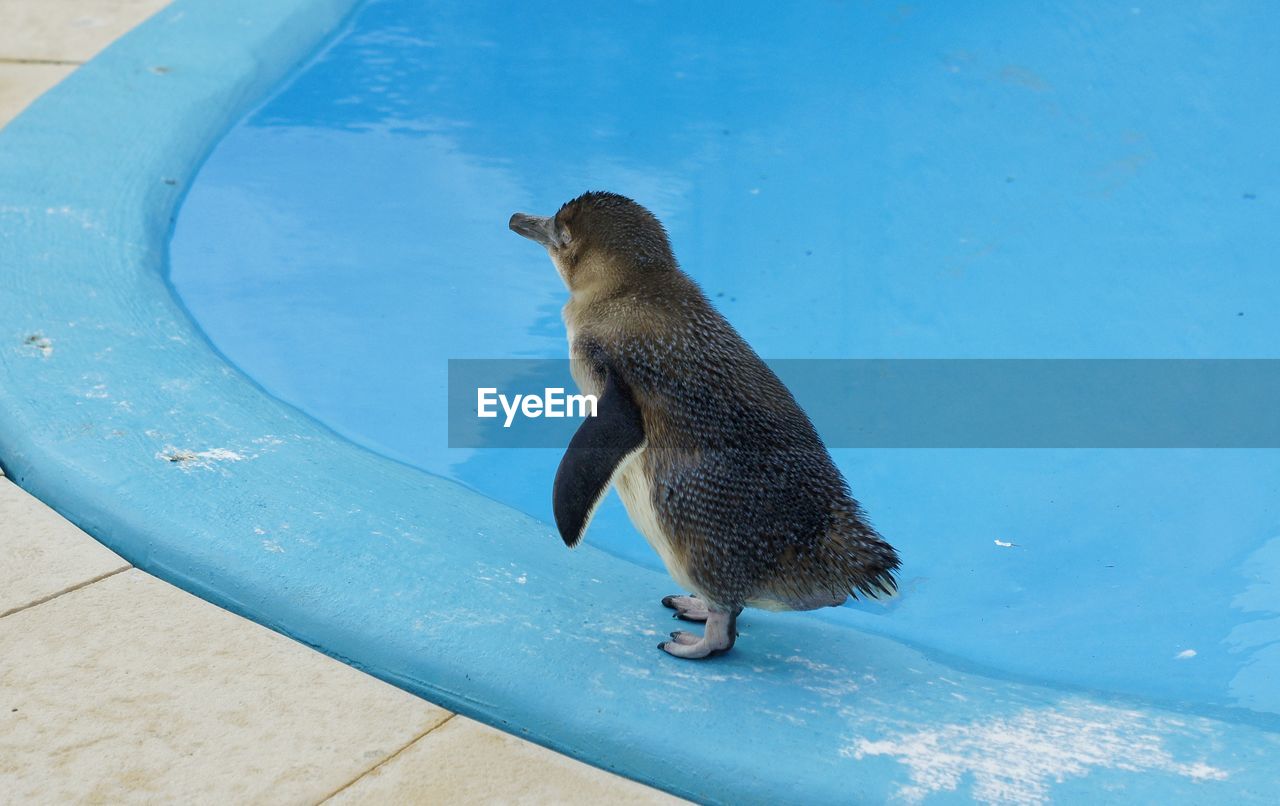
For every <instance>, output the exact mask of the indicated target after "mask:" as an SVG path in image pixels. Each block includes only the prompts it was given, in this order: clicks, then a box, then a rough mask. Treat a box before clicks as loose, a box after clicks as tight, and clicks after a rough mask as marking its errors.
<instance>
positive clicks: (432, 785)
mask: <svg viewBox="0 0 1280 806" xmlns="http://www.w3.org/2000/svg"><path fill="white" fill-rule="evenodd" d="M164 5H166V2H165V0H0V127H3V125H4V124H5V123H7V122H8V121H9V120H10V119H12V118H13V117H14V116H15V115H17V114H18V113H19V112H20V111H21V110H22V109H23V108H25V107H26V106H27V105H28V104H29V103H31V102H32V101H33V100H34V99H36V98H37V97H39V96H40V95H41V94H42V93H44V92H45V91H46V90H48V89H49V88H50V87H52V86H53V85H54V84H56V83H57V82H58V81H60V80H62V79H63V78H65V77H66V76H67V75H68V74H69V73H70V72H71V71H72V70H74V69H75V67H76V66H77V65H78V64H79V63H81V62H83V61H85V60H87V59H89V58H91V57H92V56H93V54H95V53H97V52H98V51H99V50H101V49H102V48H103V47H105V46H106V45H108V44H109V43H110V42H111V41H112V40H113V39H115V38H116V37H117V36H119V35H121V34H123V33H124V32H126V31H128V30H129V29H130V28H132V27H133V26H134V25H136V24H138V23H139V22H141V21H142V20H144V19H145V18H146V17H148V16H149V15H150V14H152V13H154V12H155V11H157V10H159V9H160V8H162V7H163V6H164ZM0 235H2V234H0ZM0 461H3V457H0ZM330 799H332V800H333V801H335V802H342V803H404V804H414V803H441V802H450V803H452V802H466V803H587V802H616V803H624V804H632V803H676V802H679V801H677V800H676V799H674V798H672V797H670V796H668V795H666V794H664V793H661V792H658V791H657V790H654V789H650V788H648V787H645V786H642V785H640V784H637V783H635V782H632V781H628V780H626V779H623V778H620V777H617V776H614V775H611V774H609V773H606V772H603V771H601V770H598V769H596V768H594V767H590V766H588V765H586V764H583V763H581V762H579V761H576V760H573V759H570V758H567V757H565V756H562V755H559V754H556V753H554V752H552V751H550V750H547V749H545V748H542V747H539V746H537V745H534V744H531V743H529V742H527V741H524V740H523V739H519V738H517V737H514V736H510V735H507V734H505V733H502V732H500V731H497V730H494V729H492V728H489V727H487V726H484V725H480V724H478V723H476V722H473V721H471V720H469V719H466V718H464V717H460V716H456V715H454V714H452V713H450V712H449V711H446V710H445V709H443V708H440V707H438V706H435V705H432V704H431V703H428V702H426V701H424V700H422V699H419V698H418V697H415V696H413V695H411V694H408V693H406V692H404V691H401V690H399V689H397V688H394V687H393V686H390V685H388V684H386V683H383V682H381V681H379V680H377V679H375V678H373V677H370V676H368V675H366V674H364V673H362V672H359V671H357V670H355V669H353V668H351V667H349V666H346V665H344V664H342V663H339V662H338V661H335V660H333V659H331V658H329V657H327V656H325V655H322V654H320V653H319V652H316V651H314V650H311V649H309V648H307V647H305V646H303V645H301V644H298V643H297V642H295V641H292V640H290V639H288V638H286V637H284V636H281V635H278V634H276V633H274V632H271V631H270V630H267V629H266V628H263V627H261V626H259V625H257V624H254V623H252V622H249V621H247V620H245V619H242V618H240V617H238V616H235V615H233V614H231V613H229V612H227V611H224V610H221V609H219V608H217V607H215V606H213V605H211V604H209V603H207V602H205V601H203V600H201V599H199V598H197V597H195V596H191V595H189V594H187V593H185V592H183V591H180V590H178V589H177V588H175V587H173V586H171V585H169V584H167V583H165V582H162V581H161V580H158V579H156V578H154V577H151V576H149V575H147V574H145V573H143V572H141V571H139V570H137V569H134V568H132V567H131V566H130V565H129V564H128V563H127V562H125V561H124V560H123V559H121V558H120V557H118V556H116V555H115V554H113V553H112V552H110V551H108V550H107V549H106V548H104V547H103V546H102V545H101V544H99V543H98V542H97V541H95V540H93V538H91V537H90V536H89V535H87V534H85V533H84V532H82V531H81V530H79V529H78V528H76V527H75V526H74V525H73V524H71V523H69V522H67V521H66V520H65V519H63V518H62V517H61V516H59V515H58V514H57V513H56V512H54V511H53V510H51V509H50V508H48V507H47V506H45V505H44V504H42V503H41V502H39V501H37V500H36V499H34V498H32V497H31V496H30V495H28V494H27V493H26V492H24V491H22V490H21V489H19V488H18V487H17V486H16V485H15V484H13V483H12V482H11V481H9V480H8V479H5V478H3V476H2V475H0V804H9V803H15V804H16V803H23V804H29V803H65V802H83V803H134V802H137V803H175V802H180V803H228V802H232V803H320V802H325V801H328V800H330Z"/></svg>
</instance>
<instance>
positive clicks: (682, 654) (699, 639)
mask: <svg viewBox="0 0 1280 806" xmlns="http://www.w3.org/2000/svg"><path fill="white" fill-rule="evenodd" d="M668 598H672V597H668ZM676 598H679V597H676ZM663 603H664V604H665V603H666V599H664V600H663ZM739 612H741V611H740V610H738V611H734V612H732V613H725V612H722V611H718V610H710V609H708V610H707V618H706V620H707V629H706V632H705V633H704V634H703V635H698V634H696V633H691V632H686V631H684V630H679V631H677V632H673V633H671V640H670V641H664V642H662V643H661V644H658V649H661V650H662V651H663V652H666V653H667V654H668V655H674V656H675V657H677V658H690V659H693V658H705V657H708V656H710V655H715V654H718V653H721V652H728V651H729V650H730V649H733V642H734V640H735V639H736V638H737V637H738V631H737V621H738V613H739Z"/></svg>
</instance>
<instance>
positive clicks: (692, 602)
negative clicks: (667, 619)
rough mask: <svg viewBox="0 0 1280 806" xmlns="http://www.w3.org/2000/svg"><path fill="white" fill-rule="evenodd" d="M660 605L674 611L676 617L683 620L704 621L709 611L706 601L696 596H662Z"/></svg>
mask: <svg viewBox="0 0 1280 806" xmlns="http://www.w3.org/2000/svg"><path fill="white" fill-rule="evenodd" d="M662 606H663V607H669V608H671V609H672V610H674V611H676V615H675V617H676V618H679V619H684V620H685V621H706V620H707V616H709V615H711V611H710V610H709V609H707V603H706V602H704V601H702V600H701V599H699V598H698V597H696V596H664V597H662Z"/></svg>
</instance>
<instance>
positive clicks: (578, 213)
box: [510, 191, 675, 293]
mask: <svg viewBox="0 0 1280 806" xmlns="http://www.w3.org/2000/svg"><path fill="white" fill-rule="evenodd" d="M510 227H511V229H512V230H513V231H514V232H515V233H516V234H518V235H523V236H524V237H526V238H528V239H529V240H532V241H537V242H538V243H540V244H542V245H543V246H545V247H546V248H547V253H548V254H549V255H550V256H551V262H553V263H554V264H555V266H556V270H557V271H558V272H559V273H560V278H561V279H562V280H564V283H565V285H566V286H568V287H569V290H570V291H571V292H575V293H576V292H580V291H586V290H588V289H591V290H596V289H599V288H600V287H601V286H610V285H614V286H616V285H625V284H627V283H628V282H629V281H633V280H640V279H642V278H644V277H646V276H651V275H653V274H657V273H662V272H665V271H670V270H672V269H674V268H675V258H674V257H673V256H672V254H671V244H670V242H669V241H668V240H667V231H666V230H665V229H663V227H662V223H661V222H660V221H658V219H657V218H656V217H655V216H654V215H653V213H651V212H649V211H648V210H646V209H645V208H643V207H641V206H640V205H639V204H636V203H635V202H634V201H632V200H631V199H628V198H627V197H626V196H619V195H618V194H617V193H605V192H601V191H591V192H589V193H584V194H582V195H581V196H579V197H578V198H576V199H573V200H572V201H568V202H565V204H564V206H562V207H561V208H560V210H559V212H557V213H556V214H555V215H554V216H550V217H543V216H535V215H528V214H527V213H516V214H515V215H513V216H511V223H510Z"/></svg>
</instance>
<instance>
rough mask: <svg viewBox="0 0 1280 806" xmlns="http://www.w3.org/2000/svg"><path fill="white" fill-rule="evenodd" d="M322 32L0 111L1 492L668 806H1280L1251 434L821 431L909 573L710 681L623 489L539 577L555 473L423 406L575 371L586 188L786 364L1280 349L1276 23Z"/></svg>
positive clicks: (403, 9)
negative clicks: (685, 643) (492, 384)
mask: <svg viewBox="0 0 1280 806" xmlns="http://www.w3.org/2000/svg"><path fill="white" fill-rule="evenodd" d="M352 5H353V4H351V3H348V2H345V0H225V2H220V3H212V2H202V1H201V0H178V2H176V3H175V4H174V5H173V6H172V7H171V8H169V9H168V10H166V11H165V12H163V13H162V14H160V15H159V16H158V17H157V18H156V19H154V20H153V21H151V22H150V23H148V24H147V25H146V26H144V27H143V28H142V29H140V30H139V31H137V32H135V33H134V34H132V35H130V36H129V37H128V38H126V39H125V40H123V41H122V42H121V43H120V44H119V45H118V46H116V47H114V48H112V49H111V50H109V51H108V52H107V53H105V54H104V55H103V56H102V57H100V58H99V59H96V60H95V61H94V62H93V63H91V64H90V65H88V66H86V67H85V68H84V69H82V70H80V71H78V72H77V73H76V74H75V75H74V76H72V78H71V79H70V80H69V81H68V82H67V83H65V84H64V85H62V86H60V87H59V88H58V89H57V90H55V91H54V92H53V93H51V94H50V95H49V96H48V97H46V98H45V99H43V100H42V101H41V102H40V103H39V104H37V105H36V106H35V107H33V109H32V110H31V111H30V112H29V113H27V114H26V115H24V116H23V118H21V119H20V120H18V121H17V122H15V123H14V124H13V125H11V126H10V127H8V128H7V129H6V130H5V131H4V132H3V133H0V186H2V187H6V188H10V189H11V190H10V191H7V192H6V195H5V199H4V201H3V203H2V204H0V225H2V226H3V227H4V234H5V237H4V238H2V239H0V258H3V259H0V278H3V280H4V281H5V283H4V287H5V288H6V289H7V290H8V291H9V293H6V294H0V322H3V323H5V325H6V328H7V329H6V330H5V331H4V338H6V339H8V341H7V342H6V344H7V346H6V347H5V348H4V349H3V350H0V373H3V374H0V380H2V382H0V461H3V462H4V463H5V464H4V467H5V471H6V473H7V474H8V475H9V476H10V477H12V478H14V479H15V480H17V481H19V483H22V484H23V485H24V486H26V487H28V488H29V489H31V490H33V491H35V492H37V493H38V494H39V495H40V496H41V497H42V498H44V499H45V500H48V501H50V502H51V503H53V504H54V505H55V506H56V507H57V508H58V509H59V511H61V512H63V513H64V514H66V515H67V516H68V517H70V518H71V519H72V520H74V521H75V522H76V523H78V524H80V525H81V526H83V527H84V528H85V529H87V530H88V531H90V532H91V533H92V534H94V535H95V536H96V537H98V538H99V539H101V540H103V541H104V542H105V543H107V544H108V545H109V546H111V547H112V548H114V549H115V550H117V551H119V552H120V553H121V554H122V555H123V556H125V557H126V558H128V559H129V560H130V561H132V562H133V563H135V564H136V565H138V566H139V567H142V568H145V569H147V570H150V571H152V572H154V573H157V574H159V575H161V576H163V577H164V578H166V579H170V580H172V581H174V582H175V583H177V584H180V585H183V586H184V587H186V588H188V589H189V590H193V591H195V592H197V593H199V594H201V595H203V596H205V597H207V598H209V599H210V600H212V601H215V602H217V603H219V604H222V605H223V606H226V607H229V608H231V609H233V610H235V611H236V612H240V613H243V614H245V615H247V616H249V617H251V618H254V619H256V620H258V621H260V622H262V623H265V624H268V625H270V626H272V627H274V628H276V629H278V630H281V631H283V632H285V633H287V634H289V635H292V636H294V637H296V638H298V639H299V640H302V641H305V642H307V643H309V644H311V645H314V646H317V647H318V648H320V649H322V650H324V651H326V652H329V653H331V654H333V655H335V656H337V657H340V658H343V659H344V660H347V661H348V662H350V663H353V664H355V665H357V666H359V667H361V668H364V669H367V670H369V671H370V672H372V673H374V674H377V675H379V676H381V677H383V678H385V679H388V680H391V681H393V682H395V683H397V684H398V685H401V686H404V687H405V688H408V689H410V690H412V691H416V692H419V693H421V694H422V695H424V696H426V697H429V698H431V699H433V700H435V701H437V702H441V703H443V704H445V705H447V706H449V707H451V708H454V709H456V710H459V711H461V712H463V713H466V714H468V715H471V716H475V717H477V718H480V719H483V720H485V721H487V722H490V723H492V724H495V725H499V726H501V727H504V728H505V729H507V730H510V731H513V732H515V733H517V734H520V735H524V736H527V737H529V738H531V739H533V740H535V741H538V742H541V743H543V744H546V745H548V746H551V747H554V748H556V749H559V750H562V751H565V752H568V753H571V754H573V755H576V756H578V757H581V758H584V759H585V760H587V761H589V762H591V763H594V764H597V765H600V766H603V767H606V768H609V769H613V770H616V771H618V772H621V773H623V774H626V775H629V776H631V777H634V778H637V779H640V780H643V781H646V782H649V783H652V784H655V785H657V786H660V787H663V788H665V789H667V790H669V791H672V792H675V793H677V794H680V795H683V796H685V797H691V798H694V799H697V800H701V801H707V802H725V803H756V802H758V803H776V802H780V801H784V800H788V799H795V800H803V801H805V802H813V803H828V802H829V803H847V802H850V801H856V802H861V801H868V802H884V801H886V800H890V799H901V800H908V801H917V800H924V799H937V800H950V799H975V800H980V801H986V802H1040V801H1045V800H1049V799H1054V800H1060V801H1066V802H1073V801H1080V802H1096V801H1098V800H1099V799H1118V798H1123V799H1127V800H1135V801H1148V802H1153V801H1154V802H1168V801H1172V800H1195V801H1197V802H1236V801H1257V802H1269V801H1271V800H1274V797H1275V793H1276V792H1277V791H1280V779H1278V778H1277V773H1276V772H1275V771H1276V770H1277V769H1280V765H1277V763H1276V760H1277V759H1278V758H1280V735H1278V733H1280V686H1278V685H1277V683H1276V682H1275V681H1276V679H1277V676H1276V675H1277V672H1280V653H1278V652H1277V650H1276V647H1277V646H1280V642H1278V641H1277V639H1280V601H1278V600H1277V597H1276V595H1275V587H1276V584H1277V580H1278V579H1280V523H1278V522H1280V518H1278V517H1277V516H1278V514H1280V513H1278V511H1277V504H1276V492H1277V482H1280V459H1277V455H1276V452H1275V451H1272V450H1262V449H1231V450H1190V449H1159V450H1158V449H1143V450H1100V449H1074V450H1066V449H1062V450H1057V449H1055V450H1048V449H1037V450H1029V449H1023V450H996V449H955V450H942V449H917V450H890V449H848V448H841V449H837V450H836V451H834V455H835V458H836V460H837V462H838V464H839V465H840V467H841V469H842V470H843V471H844V473H845V475H846V476H847V477H848V479H849V481H850V483H851V485H852V487H853V490H854V493H855V494H856V495H857V497H858V498H859V499H860V500H862V502H863V503H864V504H865V505H866V507H867V509H868V511H869V513H870V514H871V516H872V519H873V520H874V522H875V523H876V525H877V526H878V527H879V529H880V530H881V531H882V532H883V533H884V534H885V535H886V536H887V537H888V538H890V539H891V540H892V542H893V543H894V544H895V545H896V546H897V547H898V548H899V549H900V551H901V552H902V555H903V557H904V567H903V574H902V577H903V583H904V584H903V592H902V595H901V596H899V597H898V598H897V599H895V600H893V601H892V602H891V603H889V604H888V605H879V604H875V603H870V604H865V605H858V606H851V607H846V608H840V609H837V610H829V611H823V612H814V613H807V614H769V613H760V612H752V611H748V613H746V614H744V617H743V619H742V620H741V621H740V623H739V626H740V629H741V631H742V633H743V639H742V640H741V641H740V642H739V645H738V646H737V647H736V648H735V649H734V651H733V653H731V654H729V655H727V656H725V657H722V658H718V659H716V660H715V661H713V662H710V663H706V664H690V663H687V662H681V661H678V660H675V659H672V658H668V657H665V656H663V655H662V654H661V653H659V652H658V651H657V650H656V649H654V644H655V643H656V641H657V638H658V637H659V636H662V635H665V633H666V632H667V631H668V630H670V629H672V627H671V625H672V624H673V622H671V620H670V613H669V611H666V610H665V609H664V608H662V607H661V605H660V604H659V603H658V599H659V597H661V596H662V595H664V594H668V593H672V592H674V589H673V587H672V583H671V581H670V580H669V579H668V578H667V577H666V575H665V573H664V572H662V571H660V570H659V568H660V567H659V565H658V564H657V561H656V558H655V557H653V556H652V555H651V554H650V553H649V550H648V548H647V547H645V546H644V544H643V541H642V540H641V538H640V537H639V536H638V535H637V534H635V532H634V530H633V529H632V528H631V526H630V525H629V524H628V523H627V521H626V519H625V517H624V515H623V514H622V512H621V508H620V507H619V506H618V505H617V504H616V502H614V501H610V502H609V504H608V507H607V509H606V511H603V512H602V513H601V514H600V516H599V517H598V518H597V520H596V522H595V523H594V524H593V527H592V530H591V532H590V533H589V535H588V537H587V541H586V543H587V545H585V546H583V547H581V548H579V549H578V550H577V551H575V552H572V553H571V552H568V551H567V550H566V549H565V548H564V547H563V545H561V543H560V540H559V538H558V537H557V536H556V534H555V531H554V528H553V527H551V526H550V525H549V521H550V513H549V499H550V494H549V491H550V482H551V477H552V475H553V473H554V469H555V465H556V462H557V461H558V459H559V451H557V450H505V451H504V450H457V449H454V450H451V449H449V448H447V447H446V445H447V439H446V434H445V431H446V427H445V423H444V405H445V393H444V385H445V380H446V361H447V359H449V358H476V357H493V358H503V357H522V358H538V357H558V356H562V355H563V354H564V342H563V339H564V334H563V331H562V325H561V323H560V320H559V307H560V305H561V304H562V303H563V297H564V292H563V289H562V287H561V286H560V284H559V281H558V280H557V279H556V277H555V274H554V272H553V270H552V269H551V266H550V265H549V263H548V261H547V260H546V258H545V257H544V256H543V255H541V254H538V253H537V250H535V249H531V248H530V247H529V245H528V244H527V242H524V241H522V240H521V239H519V238H517V237H516V236H514V235H512V234H511V233H510V232H509V231H507V229H506V222H507V218H508V216H509V215H510V213H511V212H513V211H515V210H526V211H531V212H539V213H549V212H551V211H553V210H554V209H555V208H556V207H557V206H558V205H559V204H560V203H561V202H563V201H564V200H565V199H567V198H570V197H572V196H574V195H576V194H577V193H579V192H581V191H582V190H584V189H587V188H607V189H610V190H614V191H617V192H621V193H625V194H627V195H630V196H633V197H635V198H637V199H638V200H640V201H641V202H642V203H644V204H646V205H648V206H649V207H651V208H652V209H653V210H654V211H655V212H656V213H657V214H658V215H659V216H660V217H661V218H662V219H663V220H664V222H665V223H666V224H667V226H668V228H669V230H670V232H671V235H672V239H673V243H674V246H675V250H676V253H677V255H678V256H679V257H680V259H681V261H682V263H683V265H684V267H685V269H686V270H687V271H689V272H690V273H691V274H692V275H693V276H694V277H695V278H696V279H698V280H699V282H701V283H702V285H703V287H704V288H705V289H706V290H707V292H708V294H709V295H710V296H711V298H712V299H713V300H714V301H715V302H716V304H717V305H718V306H720V308H721V309H722V310H723V311H724V312H725V314H726V315H727V316H728V318H729V319H730V320H731V321H732V322H733V323H734V324H735V325H736V326H737V327H738V328H739V330H740V331H741V332H742V333H743V334H744V335H745V336H746V337H747V339H748V340H749V341H751V343H752V344H753V345H754V346H755V348H756V349H757V350H758V351H759V352H760V353H761V354H762V355H765V356H767V357H772V358H782V359H804V358H811V357H825V358H859V357H874V358H880V357H885V358H925V357H927V358H973V357H983V358H1000V357H1011V358H1114V357H1119V358H1167V357H1190V358H1211V357H1219V358H1222V357H1226V358H1267V357H1271V356H1272V354H1273V352H1274V349H1275V344H1276V343H1277V339H1276V336H1277V326H1276V324H1275V317H1274V314H1273V309H1274V306H1275V303H1276V300H1277V299H1280V273H1278V272H1276V271H1275V269H1274V256H1275V254H1277V251H1278V250H1277V248H1276V247H1277V246H1280V244H1278V243H1277V240H1280V236H1278V235H1276V233H1275V229H1274V227H1273V226H1271V222H1272V221H1274V220H1275V218H1276V205H1277V203H1278V202H1277V200H1278V199H1280V187H1277V185H1278V183H1277V179H1278V178H1280V164H1278V159H1277V157H1276V155H1275V152H1274V149H1271V148H1270V147H1269V142H1270V137H1269V134H1270V132H1271V131H1274V129H1275V124H1276V122H1277V121H1276V118H1277V116H1278V115H1280V106H1277V104H1276V103H1275V101H1276V97H1275V94H1276V90H1275V89H1274V82H1272V81H1271V80H1270V77H1271V76H1273V75H1274V74H1275V73H1276V68H1277V67H1278V66H1280V64H1278V63H1277V62H1278V60H1280V55H1277V51H1276V50H1275V49H1274V48H1272V47H1270V42H1271V40H1273V39H1274V36H1273V34H1274V33H1275V32H1276V31H1275V29H1276V26H1277V22H1276V19H1275V18H1274V15H1271V14H1268V13H1267V12H1268V10H1267V9H1265V8H1262V7H1258V6H1253V5H1249V4H1245V3H1227V4H1222V3H1213V4H1208V3H1205V4H1200V3H1195V4H1183V5H1180V6H1179V7H1178V8H1177V9H1165V8H1154V7H1150V8H1149V7H1145V6H1144V7H1136V6H1125V7H1115V8H1109V9H1099V8H1096V7H1087V8H1086V7H1082V6H1078V5H1076V4H1055V5H1053V6H1052V7H1050V6H1042V7H1039V8H1032V7H1029V6H1025V5H1023V4H1017V5H1015V4H998V5H991V4H989V5H986V6H983V7H981V8H960V7H958V6H956V5H954V4H946V5H943V4H937V5H934V6H926V5H917V6H911V7H906V6H902V7H883V8H882V7H879V6H874V5H858V6H844V5H836V4H830V5H822V6H818V5H813V6H807V5H806V6H799V5H793V6H776V5H773V6H771V5H765V4H760V5H758V6H752V8H751V9H749V11H750V12H751V13H749V14H748V13H744V11H743V8H742V6H741V5H735V6H734V7H733V9H732V13H731V10H730V9H728V8H727V7H714V6H698V7H696V8H686V7H678V8H677V7H673V6H662V5H637V6H629V7H626V8H621V9H617V8H609V9H605V8H602V7H597V6H596V5H592V4H559V5H556V6H554V7H550V8H514V7H513V8H503V9H501V10H494V9H485V8H483V7H480V6H477V5H473V4H466V5H460V6H452V5H445V4H422V3H411V2H407V0H385V1H384V2H370V3H366V4H363V5H359V6H358V7H356V8H354V9H351V6H352ZM348 11H351V14H350V16H347V17H346V18H345V22H341V20H342V19H343V15H344V14H346V13H347V12H348ZM325 37H328V39H327V44H325V42H326V40H325ZM316 47H319V48H320V49H319V50H318V51H315V50H313V49H314V48H316ZM308 52H310V53H311V57H310V58H309V60H304V56H305V55H306V54H307V53H308ZM197 172H198V173H197ZM171 221H173V222H174V223H173V225H172V229H170V222H171ZM170 236H171V237H170ZM174 294H176V297H175V296H174ZM211 347H212V348H216V352H215V350H214V349H211ZM268 393H269V394H268ZM282 401H283V402H282ZM334 432H337V433H336V434H335V433H334ZM339 435H341V436H339ZM362 446H363V447H362Z"/></svg>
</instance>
